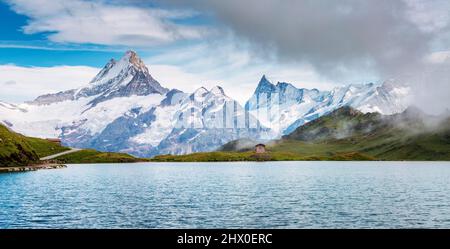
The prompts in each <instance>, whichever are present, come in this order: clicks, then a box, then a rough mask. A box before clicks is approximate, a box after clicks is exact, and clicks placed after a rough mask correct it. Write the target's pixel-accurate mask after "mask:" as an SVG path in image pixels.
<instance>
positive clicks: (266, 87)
mask: <svg viewBox="0 0 450 249" xmlns="http://www.w3.org/2000/svg"><path fill="white" fill-rule="evenodd" d="M275 89H276V86H275V85H274V84H272V83H271V82H270V81H269V80H268V79H267V77H266V75H263V76H262V77H261V80H259V83H258V86H257V87H256V90H255V94H258V93H263V92H265V93H268V92H273V91H275Z"/></svg>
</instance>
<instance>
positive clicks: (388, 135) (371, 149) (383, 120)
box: [271, 107, 450, 160]
mask: <svg viewBox="0 0 450 249" xmlns="http://www.w3.org/2000/svg"><path fill="white" fill-rule="evenodd" d="M271 149H272V150H273V151H289V152H294V153H298V154H316V155H324V154H330V153H336V152H337V153H339V152H344V151H347V152H348V151H354V152H359V153H362V154H366V155H369V156H372V157H374V158H377V159H379V160H450V120H449V119H448V118H447V119H439V118H437V117H433V116H427V115H425V114H424V113H422V112H420V111H419V110H417V109H414V108H409V109H407V110H406V111H405V112H403V113H400V114H396V115H390V116H383V115H380V114H376V113H369V114H363V113H361V112H359V111H356V110H354V109H351V108H349V107H344V108H341V109H338V110H336V111H334V112H332V113H331V114H329V115H326V116H324V117H321V118H319V119H317V120H315V121H312V122H310V123H308V124H306V125H304V126H301V127H299V128H297V129H296V130H295V131H294V132H292V133H291V134H289V135H288V136H285V137H283V139H282V140H281V141H279V142H278V143H277V144H276V145H275V146H273V147H272V148H271Z"/></svg>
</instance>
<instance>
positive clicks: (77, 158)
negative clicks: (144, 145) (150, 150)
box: [54, 149, 148, 163]
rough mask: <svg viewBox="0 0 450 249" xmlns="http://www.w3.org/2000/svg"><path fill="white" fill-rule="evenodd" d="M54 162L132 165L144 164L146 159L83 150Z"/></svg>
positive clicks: (58, 158) (123, 154)
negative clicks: (134, 163) (136, 163)
mask: <svg viewBox="0 0 450 249" xmlns="http://www.w3.org/2000/svg"><path fill="white" fill-rule="evenodd" d="M54 161H55V162H58V163H133V162H146V161H148V159H144V158H137V157H133V156H131V155H128V154H125V153H112V152H100V151H96V150H92V149H85V150H80V151H77V152H74V153H70V154H66V155H62V156H59V157H57V158H56V159H54Z"/></svg>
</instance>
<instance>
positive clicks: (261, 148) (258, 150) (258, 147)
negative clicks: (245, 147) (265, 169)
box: [255, 144, 266, 154]
mask: <svg viewBox="0 0 450 249" xmlns="http://www.w3.org/2000/svg"><path fill="white" fill-rule="evenodd" d="M255 152H256V153H257V154H261V153H266V145H265V144H257V145H255Z"/></svg>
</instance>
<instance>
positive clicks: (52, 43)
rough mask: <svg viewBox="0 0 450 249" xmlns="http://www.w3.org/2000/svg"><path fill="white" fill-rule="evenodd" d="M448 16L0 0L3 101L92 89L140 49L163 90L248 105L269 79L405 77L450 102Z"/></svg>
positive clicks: (414, 3) (352, 3) (407, 4)
mask: <svg viewBox="0 0 450 249" xmlns="http://www.w3.org/2000/svg"><path fill="white" fill-rule="evenodd" d="M449 13H450V2H449V1H447V0H366V1H361V0H341V1H334V0H314V1H311V0H285V1H276V0H244V1H243V0H227V1H221V0H209V1H200V0H164V1H162V0H155V1H139V0H130V1H121V0H112V1H106V0H90V1H89V0H71V1H64V0H0V18H1V22H2V25H1V26H0V50H1V51H0V52H1V56H0V89H2V91H1V92H0V100H3V101H9V102H16V103H17V102H21V101H24V100H30V99H33V98H34V97H36V96H37V95H39V94H44V93H49V92H56V91H61V90H67V89H71V88H75V87H79V86H82V85H85V84H87V82H89V81H90V79H91V78H92V77H93V76H95V74H96V73H97V71H98V70H99V68H101V67H103V66H104V64H105V63H106V62H107V61H108V60H109V59H110V58H119V57H120V56H122V54H123V53H124V52H125V51H126V50H128V49H133V50H135V51H137V52H138V54H139V55H140V56H141V57H142V58H143V60H144V61H145V63H146V64H147V66H148V67H149V70H150V73H151V74H152V75H153V76H154V77H155V78H156V79H157V80H158V81H160V83H161V84H162V85H163V86H166V87H169V88H178V89H181V90H183V91H187V92H190V91H194V90H195V89H196V88H198V87H200V86H205V87H207V88H210V87H212V86H214V85H221V86H223V87H224V88H225V92H226V93H227V94H228V95H230V96H232V97H234V98H236V99H237V100H239V101H241V102H244V101H245V100H246V99H248V98H249V97H250V95H251V94H252V92H253V91H254V89H255V87H256V85H257V83H258V81H259V79H260V78H261V76H262V75H263V74H266V75H267V76H268V77H269V79H271V80H273V81H275V82H276V81H285V82H291V83H293V84H294V85H296V86H297V87H306V88H318V89H331V88H333V87H334V86H337V85H344V84H349V83H369V82H375V83H380V82H383V81H384V80H387V79H397V80H398V81H402V82H404V83H408V84H411V85H412V86H414V87H415V89H417V92H419V93H421V94H422V95H424V96H421V97H422V98H423V99H424V101H425V100H426V102H431V101H434V102H435V103H433V105H438V104H439V105H441V106H442V105H443V106H447V107H448V103H449V102H448V97H447V96H448V95H449V94H450V87H449V83H448V82H449V79H450V73H447V72H449V71H450V67H449V66H450V52H449V51H450V26H449V23H450V14H449ZM433 72H438V73H433ZM430 89H431V90H430ZM428 90H429V91H430V93H428V94H423V92H424V91H428ZM430 96H433V97H432V98H430ZM430 99H432V100H430Z"/></svg>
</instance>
